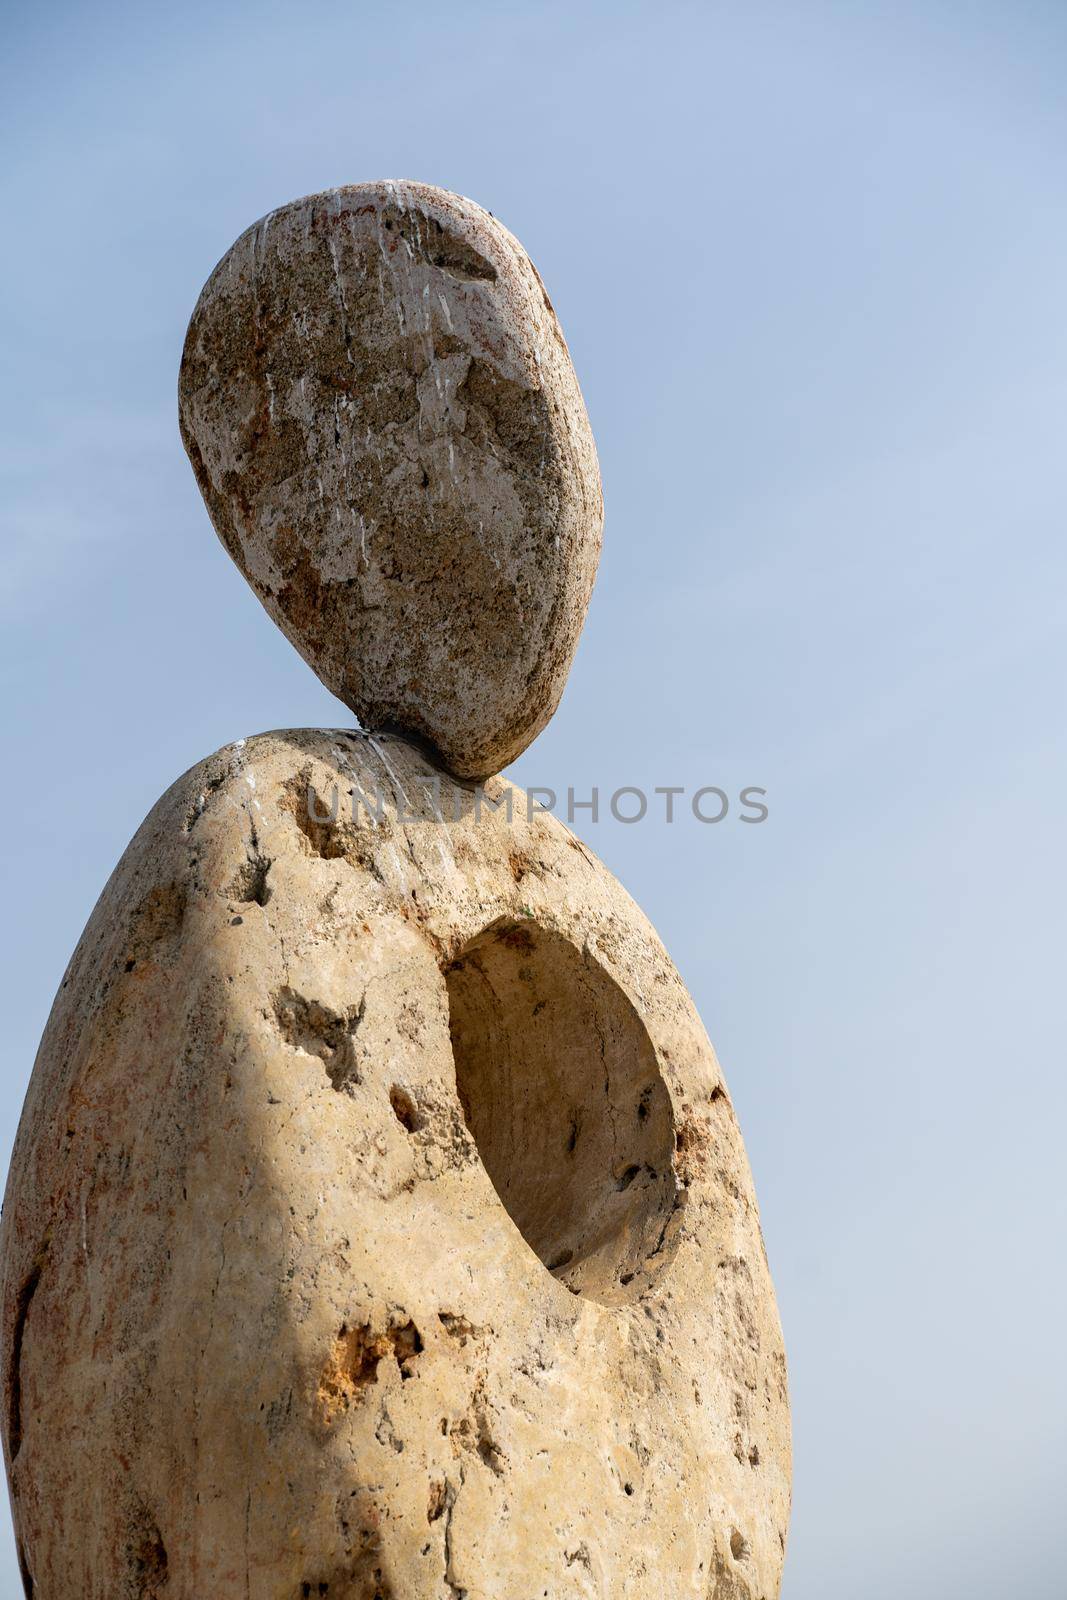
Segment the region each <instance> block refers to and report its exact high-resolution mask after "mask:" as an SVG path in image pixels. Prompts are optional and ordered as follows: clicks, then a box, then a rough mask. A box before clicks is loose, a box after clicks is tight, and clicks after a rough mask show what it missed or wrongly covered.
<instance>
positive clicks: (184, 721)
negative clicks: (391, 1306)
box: [0, 0, 1067, 1600]
mask: <svg viewBox="0 0 1067 1600" xmlns="http://www.w3.org/2000/svg"><path fill="white" fill-rule="evenodd" d="M3 57H4V59H3V66H2V69H0V71H2V77H3V83H2V85H0V127H2V133H3V149H4V152H5V154H4V161H3V163H2V171H0V189H2V205H3V215H4V220H5V228H4V234H5V248H4V250H3V253H2V255H0V317H2V320H3V341H2V343H3V382H2V385H0V407H2V417H0V450H2V483H0V515H2V522H3V530H4V545H3V549H4V556H3V562H2V568H0V610H2V630H0V637H2V644H0V649H2V656H3V681H4V686H5V690H6V693H5V701H6V705H7V708H8V710H7V719H6V720H7V723H8V728H7V733H6V744H7V752H8V755H7V761H6V763H5V767H6V772H7V779H6V782H5V783H4V785H3V787H2V792H0V805H2V811H3V815H2V827H0V838H2V840H3V855H4V882H5V886H6V902H7V915H6V916H5V918H4V919H3V936H4V940H5V946H6V948H5V953H4V958H3V964H2V970H3V974H4V980H5V984H6V987H7V991H8V993H7V1001H6V1005H5V1009H4V1016H5V1026H4V1029H3V1039H2V1051H3V1055H2V1061H0V1147H2V1151H3V1153H4V1155H5V1157H6V1151H7V1150H8V1148H9V1147H10V1141H11V1139H12V1138H13V1137H14V1131H15V1127H16V1123H17V1119H18V1115H19V1109H20V1106H21V1102H22V1097H23V1094H24V1091H25V1086H26V1082H27V1079H28V1076H29V1073H30V1068H31V1064H32V1060H33V1055H34V1050H35V1047H36V1043H37V1039H38V1037H39V1035H40V1032H41V1029H42V1027H43V1025H44V1021H45V1018H46V1016H47V1014H48V1008H49V1006H50V1004H51V1000H52V996H53V994H54V991H55V989H56V986H57V984H58V982H59V979H60V977H61V975H62V971H63V968H64V965H65V963H66V961H67V959H68V957H69V955H70V953H71V951H72V949H73V947H74V944H75V943H76V941H77V938H78V936H79V933H80V931H81V928H82V926H83V924H84V922H85V919H86V917H87V915H88V913H89V911H90V908H91V906H92V904H93V901H94V900H95V898H96V896H97V894H98V893H99V891H100V889H101V887H102V886H103V884H104V881H105V879H106V878H107V875H108V873H109V872H110V870H111V868H112V866H113V865H114V863H115V861H116V860H117V859H118V857H119V855H120V854H121V852H122V850H123V849H124V848H125V845H126V843H127V842H128V840H129V838H130V836H131V835H132V834H133V832H134V830H135V829H136V827H137V825H138V824H139V822H140V821H141V818H142V817H143V815H144V814H145V812H146V811H147V810H148V809H149V807H150V806H151V805H152V804H153V803H154V801H155V800H156V798H157V797H158V796H159V794H160V793H162V791H163V790H164V789H165V788H167V786H168V785H169V784H170V783H171V782H172V780H173V779H174V778H175V777H176V776H177V775H178V774H179V773H180V772H181V771H183V770H184V769H185V768H186V767H188V766H189V765H191V764H192V763H193V762H194V761H196V760H198V759H199V758H201V757H202V756H204V755H206V754H208V753H209V752H210V751H211V750H213V749H214V748H216V747H217V746H219V745H221V744H223V743H225V742H227V741H229V740H231V739H233V738H236V737H239V736H241V735H244V734H250V733H253V732H256V731H259V730H261V729H264V728H271V727H278V726H293V725H298V726H300V725H326V726H328V725H332V724H335V723H338V722H341V723H349V722H350V721H351V718H350V715H349V714H348V713H347V712H345V711H344V708H343V707H341V706H340V705H339V704H338V702H336V701H334V700H332V699H331V697H330V696H329V695H328V694H327V693H326V691H325V690H324V689H323V688H321V687H320V685H319V684H318V682H317V680H316V679H315V678H314V677H313V676H312V674H311V673H310V671H309V670H308V669H307V668H306V667H305V666H304V664H303V663H302V662H301V661H300V659H299V658H298V657H297V655H296V654H295V652H294V651H293V650H292V649H291V648H290V646H289V645H288V644H287V643H286V642H285V640H284V639H283V638H282V636H281V634H280V633H279V632H278V631H277V629H276V628H275V627H274V626H273V624H271V623H270V622H269V621H268V619H267V617H266V615H265V614H264V613H263V612H262V611H261V609H260V607H259V605H258V603H257V602H256V600H255V599H254V598H253V596H252V594H251V591H250V590H249V589H248V588H247V587H246V586H245V584H244V582H243V580H242V579H241V578H240V577H239V575H238V574H237V572H236V570H235V569H234V568H233V567H232V566H231V565H230V563H229V560H228V558H227V557H226V555H225V554H224V552H223V550H222V548H221V546H220V545H219V543H218V541H217V539H216V538H215V535H214V533H213V532H212V530H211V527H210V524H209V522H208V520H207V516H206V513H205V511H204V509H203V506H202V504H201V501H200V498H199V495H198V493H197V490H196V487H195V484H194V481H193V477H192V473H191V472H190V470H189V468H188V465H187V463H186V461H185V458H184V455H183V453H182V449H181V444H180V441H179V437H178V427H177V420H176V402H175V384H176V375H177V367H178V359H179V353H180V349H181V342H182V337H183V334H184V330H185V323H186V321H187V318H188V316H189V313H190V311H191V309H192V306H193V304H194V302H195V299H196V296H197V293H198V292H199V289H200V286H201V284H202V282H203V280H204V279H205V277H206V276H207V274H208V272H209V271H210V270H211V268H212V266H213V265H214V263H215V261H216V260H217V259H218V257H219V256H220V255H221V254H222V253H223V252H224V251H225V250H226V249H227V247H228V246H229V245H230V243H231V242H232V241H233V239H234V238H235V237H236V236H237V234H238V233H239V232H240V231H241V230H242V229H243V228H244V227H245V226H246V225H247V224H248V223H250V222H252V221H253V220H255V219H256V218H257V217H259V216H261V215H262V214H263V213H264V212H266V211H268V210H270V209H272V208H273V207H275V206H277V205H279V204H281V203H283V202H285V201H287V200H290V199H293V198H295V197H296V196H299V195H301V194H305V193H308V192H309V191H312V190H317V189H322V188H325V187H328V186H330V185H333V184H336V183H343V182H349V181H354V180H358V179H363V178H373V177H382V176H384V177H410V178H419V179H424V180H426V181H429V182H432V183H438V184H442V185H445V186H446V187H449V188H453V189H456V190H459V191H460V192H462V193H464V194H467V195H470V196H472V197H473V198H475V199H476V200H478V201H480V202H481V203H482V204H483V205H484V206H486V207H488V208H489V209H490V210H492V211H493V212H494V213H495V214H496V215H497V216H499V217H500V218H501V219H502V220H503V221H504V222H505V223H506V224H507V225H508V226H509V227H510V228H511V229H512V230H513V231H514V232H515V233H516V234H518V236H519V237H520V238H521V239H522V240H523V242H524V243H525V245H526V246H527V248H528V249H529V250H530V252H531V254H532V255H533V257H534V259H535V261H536V262H537V263H538V266H539V267H540V269H541V272H542V275H543V277H544V279H545V281H546V283H547V285H548V287H549V290H550V293H551V295H552V298H553V300H554V302H555V305H556V308H557V310H558V311H559V314H560V317H561V319H562V322H563V325H564V328H565V331H566V334H567V338H568V340H569V342H570V345H571V350H572V353H573V356H574V360H575V364H576V366H577V369H578V373H579V377H580V379H581V382H582V385H583V388H584V391H585V395H586V399H587V402H588V406H589V411H590V415H591V417H592V422H593V428H594V431H595V433H596V436H597V440H598V444H599V448H600V455H601V464H602V468H603V475H604V487H605V496H606V504H607V527H606V535H605V544H604V558H603V563H602V568H601V576H600V580H599V584H598V587H597V590H596V594H595V596H594V601H593V606H592V610H591V612H590V617H589V623H588V626H587V628H586V632H585V635H584V639H583V643H582V646H581V648H580V651H579V655H578V659H577V662H576V665H575V668H574V671H573V674H572V677H571V682H570V687H569V689H568V691H567V694H566V696H565V698H564V701H563V704H562V707H561V709H560V711H559V713H558V715H557V716H556V718H555V720H554V722H553V723H552V724H551V726H550V727H549V728H548V729H547V731H546V732H545V733H544V734H543V735H542V737H541V738H540V739H539V740H538V742H537V743H536V744H535V745H534V746H533V748H532V749H531V750H530V751H529V752H528V753H527V754H526V755H525V756H524V757H523V758H522V760H521V761H520V762H519V763H518V765H517V768H516V769H514V770H515V777H516V778H517V780H518V781H520V782H524V783H537V784H547V785H550V786H552V787H554V788H556V789H557V790H560V791H563V790H565V789H566V787H567V785H568V784H572V785H574V786H575V787H576V788H579V789H581V788H583V787H584V788H586V789H587V788H588V787H589V786H590V785H591V784H593V783H596V784H598V785H599V786H601V788H602V789H603V790H605V791H607V792H610V791H611V790H612V789H613V788H616V787H618V786H619V785H621V784H638V785H639V784H643V785H646V786H649V787H651V786H652V785H655V784H661V785H665V784H685V785H688V786H689V787H690V788H696V787H699V786H701V785H703V784H719V785H722V786H723V787H724V788H726V789H727V790H728V791H729V792H731V793H734V792H736V790H737V789H739V788H740V787H741V786H743V785H745V784H758V785H762V786H763V787H765V788H766V789H767V790H768V803H769V806H770V815H769V817H768V820H767V821H766V823H764V824H763V825H761V826H759V827H751V826H744V825H742V824H740V823H739V822H737V821H736V820H735V818H734V816H733V814H731V815H730V816H729V817H728V818H727V819H726V820H725V821H724V822H723V823H722V824H720V825H718V826H704V825H701V824H699V823H697V822H696V821H695V820H694V819H693V818H692V817H691V815H689V816H688V817H687V816H685V815H683V816H681V817H680V818H679V820H678V821H677V822H676V823H675V824H673V825H671V826H667V825H665V824H662V823H660V824H653V823H652V822H645V823H643V824H641V825H638V826H633V827H623V826H620V825H619V824H617V823H611V822H610V821H609V822H607V823H604V822H601V823H600V824H597V825H594V824H593V823H592V822H591V821H590V820H589V818H588V815H587V814H586V815H585V816H584V818H583V820H581V821H580V822H579V823H578V828H579V831H581V832H582V833H583V834H584V836H585V837H586V838H587V839H588V841H589V842H590V844H591V845H592V847H593V848H594V849H595V850H596V851H597V853H598V854H599V855H601V856H602V857H603V859H604V860H605V861H606V862H607V864H608V865H609V866H610V868H611V869H612V870H613V871H614V872H615V873H616V874H617V875H618V876H619V877H620V878H621V879H622V880H623V881H624V882H625V884H626V885H627V887H628V888H629V889H630V890H631V892H632V893H633V894H634V895H635V896H636V898H637V899H638V901H640V902H641V904H642V905H643V906H644V908H645V909H646V911H647V912H648V913H649V914H650V916H651V917H652V919H653V921H654V922H655V923H656V925H657V927H658V928H659V931H660V933H661V934H662V936H663V938H664V940H665V942H666V944H667V946H668V948H669V949H670V950H671V952H672V954H673V956H674V958H675V960H676V961H677V963H678V965H679V967H680V969H681V972H682V974H683V976H684V978H685V979H686V981H687V982H688V984H689V986H690V988H691V990H692V993H693V995H694V997H695V999H696V1001H697V1004H698V1006H699V1007H700V1010H701V1013H702V1015H703V1017H704V1020H705V1022H706V1024H707V1027H708V1031H709V1033H710V1034H711V1037H712V1039H713V1040H714V1042H715V1044H716V1046H717V1048H718V1051H719V1054H720V1056H721V1059H722V1061H723V1064H724V1067H725V1071H726V1075H727V1079H728V1082H729V1084H730V1087H731V1091H732V1094H733V1097H734V1100H735V1103H736V1105H737V1108H738V1112H739V1115H740V1118H741V1123H742V1127H743V1130H744V1133H745V1137H746V1141H747V1145H748V1149H749V1154H750V1156H751V1159H752V1163H753V1167H754V1170H755V1176H756V1183H757V1189H758V1193H759V1197H760V1202H761V1207H762V1213H763V1220H764V1226H765V1232H766V1236H767V1242H768V1248H769V1251H770V1257H771V1265H772V1268H773V1270H774V1274H775V1278H776V1282H777V1286H778V1291H779V1298H780V1305H781V1311H782V1317H783V1321H784V1325H785V1332H786V1341H787V1347H788V1350H789V1355H790V1363H791V1383H792V1395H793V1405H794V1427H795V1449H796V1482H795V1503H794V1516H793V1527H792V1535H791V1541H790V1548H789V1555H788V1561H787V1566H786V1577H785V1584H784V1589H783V1595H784V1600H859V1597H862V1600H899V1597H900V1596H902V1595H907V1596H909V1597H910V1596H915V1597H918V1600H924V1597H931V1600H932V1597H934V1596H936V1597H937V1600H956V1597H959V1600H964V1597H966V1600H1002V1597H1003V1596H1016V1595H1019V1596H1021V1595H1026V1596H1027V1597H1028V1600H1058V1597H1059V1596H1061V1595H1062V1594H1063V1551H1062V1543H1063V1530H1062V1520H1061V1519H1062V1509H1063V1507H1062V1490H1063V1481H1064V1470H1065V1463H1064V1457H1065V1454H1067V1448H1065V1441H1067V1396H1065V1378H1064V1366H1065V1363H1064V1359H1063V1339H1064V1320H1065V1317H1064V1313H1065V1309H1067V1308H1065V1292H1064V1280H1063V1267H1064V1211H1065V1204H1064V1155H1063V1150H1064V1129H1065V1113H1067V1104H1065V1098H1067V1096H1065V1089H1064V1083H1065V1077H1067V1074H1065V1070H1064V1068H1065V1060H1064V1055H1065V1051H1064V1035H1065V1028H1064V990H1065V985H1064V980H1063V969H1064V950H1065V944H1067V939H1065V935H1067V927H1065V922H1067V915H1065V896H1064V843H1063V838H1064V823H1063V793H1064V786H1065V779H1067V762H1065V736H1064V726H1063V723H1064V714H1063V701H1064V677H1065V667H1067V660H1065V657H1067V647H1065V623H1067V584H1065V578H1067V571H1065V567H1067V558H1065V554H1064V507H1065V489H1067V482H1065V479H1067V457H1065V452H1064V446H1063V428H1064V423H1063V419H1064V414H1065V411H1067V319H1065V315H1064V304H1065V302H1064V283H1065V280H1067V206H1065V200H1067V193H1065V190H1067V177H1065V174H1067V161H1065V156H1067V147H1065V146H1067V141H1065V132H1067V105H1065V88H1067V9H1065V8H1064V7H1063V6H1062V5H1061V4H1059V3H1052V0H1050V3H1049V4H1040V3H1036V0H1003V3H1000V4H983V3H980V0H974V3H966V0H959V3H957V4H951V5H950V4H940V3H937V0H933V3H926V4H924V5H912V4H910V3H908V0H897V3H892V4H878V3H869V4H865V3H862V0H856V3H848V4H846V3H841V4H833V3H818V0H781V3H780V4H774V3H768V0H744V3H742V0H736V3H725V0H722V3H703V4H693V5H689V4H683V3H678V0H657V3H655V4H652V3H647V0H646V3H643V4H626V3H616V4H611V5H605V4H588V5H583V4H581V3H579V0H567V3H563V4H558V5H557V4H554V3H551V4H538V3H530V4H526V5H516V4H508V3H506V0H496V3H494V4H477V3H464V0H452V3H450V4H448V5H444V4H437V5H431V4H425V3H420V0H409V3H407V4H403V3H393V4H388V5H362V6H360V5H355V4H348V5H340V4H333V5H331V4H320V3H316V0H307V3H303V4H299V5H297V4H292V3H288V4H285V5H278V4H257V5H251V4H247V5H246V4H231V5H227V4H213V5H206V4H198V3H193V4H184V5H180V6H172V7H162V6H152V5H145V4H144V3H143V0H138V3H137V4H117V3H103V4H97V5H88V4H80V5H69V4H68V5H64V4H62V3H60V4H53V5H50V6H30V5H26V4H9V5H8V6H7V7H6V8H5V13H4V51H3ZM1057 1513H1060V1515H1059V1516H1057ZM0 1546H2V1548H0V1595H2V1596H8V1595H10V1596H15V1595H16V1594H17V1593H18V1590H19V1583H18V1577H17V1573H16V1568H15V1562H14V1556H13V1552H12V1547H11V1540H10V1535H9V1533H8V1532H7V1531H6V1528H5V1530H4V1532H3V1534H2V1535H0ZM42 1600H49V1597H47V1596H43V1597H42ZM650 1600H651V1597H650Z"/></svg>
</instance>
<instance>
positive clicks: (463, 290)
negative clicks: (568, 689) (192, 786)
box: [179, 182, 603, 778]
mask: <svg viewBox="0 0 1067 1600" xmlns="http://www.w3.org/2000/svg"><path fill="white" fill-rule="evenodd" d="M179 400H180V417H181V429H182V438H183V440H184V443H185V448H186V450H187V452H188V454H189V458H190V460H191V462H192V465H193V470H194V471H195V473H196V477H197V482H198V483H199V485H200V489H201V492H202V493H203V496H204V499H205V501H206V502H207V506H208V510H209V512H210V514H211V519H212V521H213V523H214V525H215V528H216V531H217V532H218V535H219V537H220V538H221V540H222V542H223V544H224V545H225V546H226V549H227V550H228V551H229V553H230V555H231V556H232V557H233V559H234V561H235V562H236V563H237V565H238V567H239V568H240V570H241V571H242V572H243V574H244V575H245V577H246V578H247V579H248V581H249V583H250V584H251V585H252V587H253V589H254V590H255V592H256V594H257V595H258V596H259V598H260V600H262V602H263V604H264V606H265V607H266V609H267V611H268V612H269V613H270V615H271V616H272V617H273V618H274V620H275V622H277V623H278V625H279V627H280V628H281V629H282V631H283V632H284V633H285V634H286V636H287V637H288V638H289V639H290V640H291V641H292V643H293V644H294V645H295V646H296V648H297V649H298V650H299V651H300V653H301V655H302V656H303V657H304V659H305V660H306V661H307V662H308V664H309V665H310V666H311V667H312V668H313V669H314V671H315V672H317V673H318V675H319V677H320V678H321V679H322V681H323V682H324V683H325V684H326V686H327V687H328V688H329V689H330V690H331V691H332V692H333V693H334V694H336V695H338V696H339V697H340V699H342V700H343V701H344V702H345V704H346V705H348V706H350V707H351V709H352V710H353V711H354V712H355V713H356V715H357V717H358V718H359V720H360V722H361V723H362V724H363V725H364V726H365V727H366V728H368V729H371V730H373V729H375V728H387V729H391V730H393V731H396V732H400V733H403V734H406V735H408V736H409V737H412V738H414V739H416V740H419V741H421V742H423V743H424V744H426V745H427V746H429V748H430V750H431V752H432V753H434V754H435V755H436V757H437V759H438V760H439V761H440V762H441V763H442V764H443V765H444V766H446V767H447V768H448V769H449V770H450V771H451V772H453V773H454V774H456V775H457V776H459V777H464V778H481V777H484V776H487V775H488V774H490V773H492V772H496V771H499V770H500V768H501V767H503V766H505V765H506V764H507V763H508V762H509V761H512V760H514V759H515V757H516V756H517V755H519V754H520V752H521V751H522V750H523V749H525V747H526V746H527V745H528V744H529V743H530V741H531V740H532V739H533V738H534V737H535V736H536V735H537V734H538V733H539V732H540V730H541V729H542V728H543V727H544V726H545V724H546V723H547V722H548V720H549V718H550V717H551V715H552V713H553V712H554V710H555V709H556V706H557V704H558V703H559V698H560V695H561V694H562V692H563V686H564V683H565V682H566V678H567V673H568V671H569V669H570V664H571V661H572V659H573V656H574V650H575V647H576V645H577V641H578V635H579V633H580V631H581V627H582V624H583V622H584V620H585V613H586V609H587V606H588V603H589V596H590V592H591V590H592V585H593V579H594V576H595V573H596V565H597V560H598V557H599V552H600V535H601V527H602V522H603V503H602V499H601V493H600V478H599V472H598V468H597V459H596V450H595V447H594V444H593V438H592V434H591V432H590V428H589V420H588V417H587V415H586V411H585V406H584V403H583V401H582V396H581V391H580V390H579V387H578V381H577V378H576V377H575V373H574V368H573V366H572V365H571V359H570V354H569V352H568V350H567V346H566V343H565V341H564V338H563V334H562V332H561V330H560V326H559V323H558V321H557V320H556V316H555V312H554V311H553V309H552V304H551V301H550V300H549V298H548V295H547V293H546V292H545V288H544V285H543V284H542V282H541V279H540V277H539V275H538V273H537V270H536V268H535V267H534V266H533V263H532V262H531V261H530V259H529V257H528V256H527V255H526V252H525V251H524V250H523V248H522V246H521V245H520V244H519V243H518V241H517V240H516V239H514V238H513V237H512V235H511V234H510V233H508V232H507V230H506V229H505V228H503V227H501V225H500V224H499V223H498V222H497V221H496V220H495V219H494V218H493V217H492V216H490V215H489V213H488V212H486V211H483V210H482V209H481V207H480V206H476V205H474V204H473V202H471V201H470V200H464V199H462V198H460V197H459V196H458V195H454V194H450V193H448V192H446V191H445V190H442V189H436V188H432V187H430V186H428V185H425V184H415V183H400V182H382V183H365V184H354V185H352V186H350V187H346V188H342V189H334V190H330V191H328V192H327V193H324V194H318V195H312V196H309V197H308V198H306V199H303V200H297V201H294V202H293V203H292V204H291V205H288V206H285V207H283V208H282V209H281V210H279V211H274V212H271V214H270V215H269V216H268V217H265V218H264V219H263V220H262V221H261V222H258V223H256V224H255V226H254V227H252V228H249V229H248V230H247V232H245V233H243V234H242V235H241V237H240V238H239V239H238V240H237V242H236V244H235V245H234V246H233V247H232V249H231V250H229V252H228V253H227V254H226V255H225V256H224V257H223V259H222V260H221V261H220V263H219V265H218V266H217V267H216V268H215V271H214V272H213V273H212V275H211V277H210V278H209V279H208V282H207V284H206V285H205V287H204V289H203V291H202V293H201V295H200V299H199V301H198V302H197V306H196V309H195V311H194V312H193V317H192V321H191V322H190V325H189V332H188V334H187V336H186V341H185V350H184V353H183V357H182V366H181V377H180V383H179Z"/></svg>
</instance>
